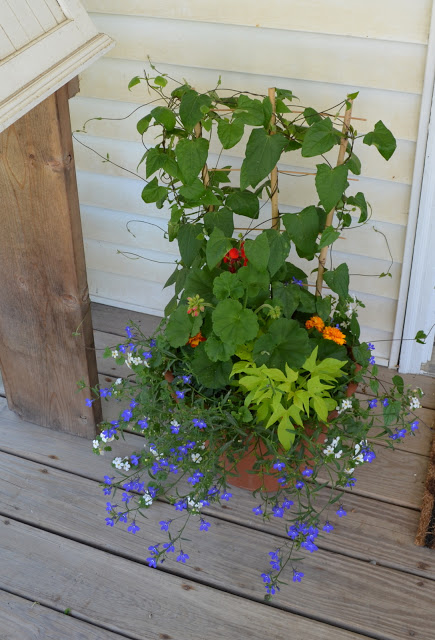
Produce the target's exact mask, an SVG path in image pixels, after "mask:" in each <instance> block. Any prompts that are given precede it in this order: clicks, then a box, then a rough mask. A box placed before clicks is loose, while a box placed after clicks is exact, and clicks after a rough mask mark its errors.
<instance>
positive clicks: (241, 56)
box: [71, 0, 432, 363]
mask: <svg viewBox="0 0 435 640" xmlns="http://www.w3.org/2000/svg"><path fill="white" fill-rule="evenodd" d="M84 4H85V7H86V8H87V10H88V11H89V12H90V16H91V18H92V19H93V21H94V22H95V24H96V26H97V28H98V30H99V31H103V32H105V33H107V34H108V35H110V36H111V37H113V38H114V39H115V40H116V42H117V44H116V47H115V48H114V49H113V50H112V51H111V52H110V53H109V54H108V55H107V56H106V57H105V58H104V59H101V60H100V61H99V62H97V63H95V64H94V65H93V66H92V67H91V68H90V69H88V70H87V71H86V72H84V73H83V75H82V77H81V90H80V94H79V96H78V97H76V98H74V99H73V100H72V101H71V111H72V122H73V128H75V129H77V128H81V126H82V124H83V122H84V121H85V120H86V119H87V118H90V117H92V116H105V117H113V118H119V117H123V116H126V115H128V114H129V113H130V112H131V111H132V110H133V109H135V108H136V107H137V106H138V105H140V104H142V103H144V102H147V101H148V100H149V99H150V98H149V95H148V93H147V91H146V89H145V88H144V87H143V86H142V85H140V86H137V87H135V88H134V89H133V91H131V92H130V91H128V90H127V83H128V81H129V80H130V79H131V78H132V77H133V76H135V75H140V74H141V73H142V69H143V66H144V61H145V60H146V59H147V56H150V58H151V59H152V61H153V63H154V64H156V65H157V66H158V68H159V69H160V70H161V71H163V72H166V73H169V75H171V76H173V77H176V78H186V79H188V81H189V82H190V83H191V84H193V85H194V86H195V88H196V89H197V90H198V91H201V90H206V89H209V88H211V87H213V86H214V84H215V82H216V80H217V78H218V76H219V75H221V76H222V86H224V87H231V88H236V89H242V90H247V91H254V92H258V93H265V92H266V91H267V88H268V87H269V86H279V87H282V88H288V89H292V90H293V92H294V93H295V94H296V95H297V96H299V97H300V98H301V102H302V104H306V105H311V106H314V107H317V108H318V109H322V108H325V107H327V106H331V105H334V104H336V103H338V102H340V101H341V100H342V99H343V97H344V96H345V95H346V94H347V93H349V92H353V91H360V95H359V97H358V99H357V101H356V103H355V108H354V115H355V116H358V117H364V118H367V122H364V123H359V126H358V129H359V130H360V132H361V133H363V132H364V131H367V130H369V129H370V128H372V127H373V125H374V123H375V122H376V121H377V120H378V119H382V120H383V121H384V122H385V124H387V126H389V127H390V128H391V129H392V130H393V132H394V134H395V135H396V137H397V138H398V149H397V151H396V154H395V155H394V156H393V158H392V159H391V160H390V162H389V163H385V162H384V161H383V160H382V159H381V158H380V156H379V155H378V154H377V152H376V151H375V149H373V148H371V147H365V146H363V145H362V146H361V147H360V148H359V150H357V153H358V155H359V157H360V158H361V160H362V162H363V175H362V176H361V177H360V179H359V181H358V182H353V183H352V187H351V190H353V191H355V192H356V191H363V192H365V193H366V196H367V198H368V200H369V201H370V202H371V204H372V206H373V218H372V220H371V221H370V223H369V225H367V227H366V228H364V229H363V230H362V231H359V232H358V233H356V232H355V231H352V230H350V231H347V232H346V233H345V234H343V239H340V240H338V241H337V243H336V245H335V248H334V261H335V263H336V264H339V263H340V262H343V261H344V260H345V261H347V262H348V263H349V265H350V271H351V273H353V274H379V273H382V272H385V271H386V270H387V269H388V266H389V262H390V260H389V252H388V248H387V245H386V242H385V239H384V237H383V235H381V234H385V236H386V237H387V238H388V244H389V247H390V250H391V253H392V256H393V260H394V264H393V267H392V269H391V272H392V274H393V279H390V278H376V277H375V278H369V277H367V276H361V275H354V276H352V279H351V287H352V290H353V291H354V292H355V293H356V294H357V295H358V296H359V297H360V298H361V299H362V300H363V301H364V303H365V304H366V308H365V309H363V310H362V312H361V320H362V324H363V331H364V336H363V337H364V338H365V339H367V340H369V339H370V340H372V341H374V340H379V341H381V342H378V343H377V346H376V351H377V355H378V360H379V361H380V362H381V363H382V362H383V359H384V361H385V362H386V358H388V354H389V349H390V346H391V344H390V342H389V340H390V339H391V336H392V332H393V327H394V318H395V311H396V304H397V297H398V291H399V279H400V272H401V262H402V256H403V247H404V239H405V231H406V224H407V215H408V208H409V197H410V189H411V180H412V171H413V164H414V156H415V146H416V137H417V127H418V118H419V110H420V99H421V92H422V85H423V75H424V68H425V61H426V53H427V41H428V30H429V23H430V10H431V4H432V3H431V1H430V0H415V1H414V2H412V3H411V2H409V0H381V1H380V0H348V1H347V2H345V3H344V2H343V1H342V0H268V2H262V3H260V2H255V0H220V2H219V3H207V2H204V1H203V0H85V2H84ZM150 108H151V107H149V109H150ZM146 112H147V107H144V108H143V109H142V111H141V112H140V113H141V115H145V113H146ZM79 138H80V140H81V141H82V142H84V143H85V144H87V145H89V146H91V147H92V148H93V149H96V150H97V151H98V152H99V153H101V154H102V155H103V156H105V155H106V153H107V152H109V153H110V158H111V159H112V160H113V161H115V162H116V163H118V164H119V165H122V166H123V167H128V168H130V169H131V170H132V171H135V168H136V165H137V163H138V160H139V159H140V157H141V155H142V153H143V147H142V146H141V144H140V142H139V140H138V136H137V134H136V130H135V117H134V116H133V118H131V119H130V120H128V119H127V120H120V121H114V122H110V121H104V120H103V121H100V122H95V123H90V124H89V125H88V126H87V134H86V135H80V136H79ZM149 142H152V141H151V139H150V140H149ZM214 151H215V152H216V153H218V151H219V149H218V148H217V147H216V148H215V149H214ZM225 153H226V155H225V158H228V160H229V161H230V162H231V163H232V164H233V165H234V166H240V163H241V145H238V146H236V147H234V148H233V149H230V150H228V151H226V152H225ZM225 158H222V161H224V160H225ZM76 160H77V167H78V178H79V191H80V200H81V205H82V219H83V229H84V236H85V248H86V257H87V262H88V268H89V281H90V290H91V295H92V296H93V298H94V299H95V300H99V301H104V302H108V303H109V304H114V305H119V306H124V307H127V308H132V309H138V310H143V311H148V312H150V313H155V314H161V313H162V310H163V308H164V305H165V303H166V301H167V300H168V299H169V297H170V296H171V293H170V291H168V290H165V291H164V292H163V293H162V291H161V285H162V284H163V283H164V281H165V280H166V278H167V277H168V275H169V274H170V272H171V270H172V266H171V264H167V263H168V262H169V263H170V262H172V261H173V260H174V259H175V258H176V256H177V254H176V247H174V245H173V244H172V245H171V244H169V243H168V242H166V241H165V240H164V239H163V238H162V235H161V232H160V231H159V229H158V228H157V227H156V226H150V225H148V224H146V225H144V224H140V222H135V223H132V224H131V225H130V226H129V228H130V230H131V231H132V232H133V234H134V235H133V234H132V233H129V232H128V230H127V228H126V225H127V223H128V222H129V221H131V220H136V221H140V220H144V221H146V222H151V223H153V224H154V225H158V226H159V225H160V226H163V227H164V226H165V222H166V220H167V211H165V210H164V209H163V210H160V211H159V210H157V209H156V208H155V207H154V206H153V205H145V204H143V202H142V201H141V199H140V192H141V189H142V187H143V184H142V183H141V181H140V180H138V179H137V178H135V177H134V176H132V175H129V174H128V173H126V172H125V171H122V170H121V169H118V168H117V167H114V166H113V165H110V164H108V163H102V161H101V158H99V157H97V156H96V155H94V154H92V153H91V152H90V151H88V150H87V149H86V148H84V147H83V146H81V145H80V144H77V145H76ZM290 161H291V162H293V163H294V164H292V165H289V168H292V167H293V168H297V169H310V168H311V167H313V162H312V161H311V160H309V159H308V160H307V159H303V158H300V157H299V158H298V157H297V155H295V158H294V159H293V158H291V160H289V162H290ZM286 168H287V167H286ZM315 200H316V193H315V189H314V184H313V181H312V179H310V178H303V179H300V178H295V177H282V178H280V208H281V210H285V211H297V210H298V208H301V207H303V206H305V205H306V204H307V203H311V202H312V201H315ZM263 215H264V217H265V218H266V217H268V210H267V206H266V207H264V209H263ZM244 222H245V223H246V220H245V221H244ZM240 224H241V226H243V223H242V222H240ZM373 227H374V228H375V229H377V230H378V231H380V232H381V233H376V232H375V231H373ZM118 250H119V251H122V252H131V253H132V254H140V255H142V256H145V257H147V258H151V259H152V260H155V261H156V262H150V261H144V260H132V259H128V258H127V257H126V256H125V255H122V254H120V253H118ZM132 257H134V256H132ZM313 266H314V265H313Z"/></svg>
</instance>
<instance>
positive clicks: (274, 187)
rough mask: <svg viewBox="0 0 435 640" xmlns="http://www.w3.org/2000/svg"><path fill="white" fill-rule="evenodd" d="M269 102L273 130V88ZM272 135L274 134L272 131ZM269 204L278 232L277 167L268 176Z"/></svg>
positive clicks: (274, 225) (274, 227)
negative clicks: (270, 104)
mask: <svg viewBox="0 0 435 640" xmlns="http://www.w3.org/2000/svg"><path fill="white" fill-rule="evenodd" d="M268 93H269V100H270V102H271V103H272V117H271V119H270V127H271V129H273V128H274V127H275V124H276V115H275V111H276V103H275V87H270V88H269V91H268ZM272 133H275V132H274V131H273V130H272ZM270 192H271V197H270V202H271V204H272V229H276V230H277V231H279V210H278V167H277V166H276V167H274V168H273V169H272V172H271V174H270Z"/></svg>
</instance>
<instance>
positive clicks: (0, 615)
mask: <svg viewBox="0 0 435 640" xmlns="http://www.w3.org/2000/svg"><path fill="white" fill-rule="evenodd" d="M73 616H74V612H72V615H65V613H61V612H59V611H53V609H48V608H47V607H44V606H42V605H41V604H40V603H39V602H36V601H35V602H31V601H30V600H25V599H24V598H19V597H18V596H16V595H13V594H11V593H7V592H6V591H0V638H2V640H3V639H4V640H15V639H17V640H18V638H19V640H60V639H62V638H65V639H66V638H68V639H69V640H122V638H125V636H124V635H123V636H120V635H118V634H115V633H112V632H111V631H107V630H106V629H101V628H99V627H95V626H94V625H90V624H88V623H86V622H82V621H81V620H78V619H77V618H74V617H73Z"/></svg>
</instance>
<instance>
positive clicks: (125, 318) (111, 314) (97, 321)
mask: <svg viewBox="0 0 435 640" xmlns="http://www.w3.org/2000/svg"><path fill="white" fill-rule="evenodd" d="M91 313H92V323H93V325H94V330H95V331H101V332H104V333H113V334H114V335H116V336H118V337H121V336H125V327H126V325H128V323H129V322H130V321H131V320H132V321H133V322H135V323H136V324H137V325H139V327H140V328H141V330H142V331H143V333H144V334H145V335H151V334H152V333H153V331H155V330H156V329H157V327H158V324H159V322H160V318H156V316H150V315H147V314H144V313H138V312H136V311H128V310H127V309H119V308H118V307H110V306H109V305H105V304H96V303H94V302H91Z"/></svg>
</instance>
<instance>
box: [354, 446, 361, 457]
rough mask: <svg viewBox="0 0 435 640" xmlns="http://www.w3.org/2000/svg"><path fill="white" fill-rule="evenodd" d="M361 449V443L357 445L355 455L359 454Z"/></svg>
mask: <svg viewBox="0 0 435 640" xmlns="http://www.w3.org/2000/svg"><path fill="white" fill-rule="evenodd" d="M360 451H361V447H360V445H359V444H356V445H355V455H356V456H357V455H358V454H359V452H360Z"/></svg>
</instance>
